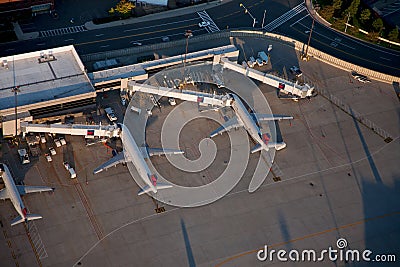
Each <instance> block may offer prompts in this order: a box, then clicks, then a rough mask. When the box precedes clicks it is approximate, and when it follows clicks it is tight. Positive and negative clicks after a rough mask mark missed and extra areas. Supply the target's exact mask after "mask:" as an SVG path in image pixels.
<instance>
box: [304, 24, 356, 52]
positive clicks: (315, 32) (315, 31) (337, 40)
mask: <svg viewBox="0 0 400 267" xmlns="http://www.w3.org/2000/svg"><path fill="white" fill-rule="evenodd" d="M299 25H301V26H303V27H304V28H306V29H308V27H307V26H306V25H304V24H302V23H299ZM315 28H316V27H314V30H313V34H318V35H320V36H322V37H325V38H326V39H328V40H330V41H332V42H331V43H330V45H331V46H333V47H336V46H337V45H338V43H339V42H340V41H342V39H341V38H339V37H335V39H331V38H329V37H328V36H325V35H323V34H321V33H319V32H318V31H317V30H316V29H315ZM313 40H314V39H313ZM340 44H341V45H343V46H345V47H347V48H350V49H353V50H355V48H354V47H352V46H349V45H346V44H342V43H340Z"/></svg>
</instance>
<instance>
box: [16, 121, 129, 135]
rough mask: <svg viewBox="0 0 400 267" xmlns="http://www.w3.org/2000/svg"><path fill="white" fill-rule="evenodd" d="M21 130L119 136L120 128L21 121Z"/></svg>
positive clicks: (27, 131) (115, 126)
mask: <svg viewBox="0 0 400 267" xmlns="http://www.w3.org/2000/svg"><path fill="white" fill-rule="evenodd" d="M21 131H22V133H23V135H25V134H26V133H51V134H68V135H81V136H85V138H94V137H108V138H111V137H119V136H120V131H121V130H120V128H119V127H118V126H117V125H116V124H113V125H85V124H34V123H28V122H21Z"/></svg>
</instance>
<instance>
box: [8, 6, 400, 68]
mask: <svg viewBox="0 0 400 267" xmlns="http://www.w3.org/2000/svg"><path fill="white" fill-rule="evenodd" d="M242 3H243V4H244V5H245V6H246V7H247V8H248V10H249V11H250V13H251V14H252V15H253V16H254V17H255V18H256V19H257V23H256V27H255V29H260V28H261V24H262V19H263V15H264V10H266V18H265V22H264V25H265V26H266V27H267V29H268V30H269V31H272V32H277V33H281V34H283V35H287V36H289V37H292V38H294V39H296V40H299V41H302V42H305V43H306V42H307V38H308V34H307V33H306V32H307V31H308V30H309V28H310V27H311V19H310V17H309V16H306V15H307V10H306V9H305V7H303V6H298V5H299V4H300V3H301V1H289V2H287V3H285V4H282V3H279V2H275V1H253V0H251V1H242ZM291 9H293V10H295V11H296V12H295V11H293V10H292V11H291ZM206 12H207V13H208V15H209V17H210V18H211V19H212V21H213V22H214V23H215V24H216V26H217V27H218V28H219V30H224V29H227V28H229V29H238V28H251V26H252V23H253V20H252V19H251V17H250V16H249V15H248V14H245V13H244V12H243V9H242V8H241V7H239V3H238V2H237V1H230V2H228V3H226V4H221V5H217V6H215V7H212V8H210V9H207V10H206ZM291 13H293V15H294V16H292V17H291V18H289V17H290V16H289V15H288V14H291ZM280 16H283V19H281V20H278V21H275V19H277V18H278V17H280ZM201 21H202V19H201V18H200V16H199V15H198V14H197V13H196V12H193V13H190V14H183V15H179V16H175V17H169V18H162V19H158V20H154V21H146V22H140V19H139V20H138V22H137V23H134V24H129V25H121V26H118V27H113V28H102V29H97V30H90V31H85V32H78V33H74V34H66V35H60V36H52V37H42V38H38V39H34V40H29V41H20V42H13V43H9V44H1V45H0V50H1V52H0V56H3V55H11V54H18V53H22V52H30V51H36V50H40V49H45V48H50V47H57V46H62V45H69V44H74V45H75V46H76V49H77V50H78V51H79V53H80V54H89V53H96V52H102V51H108V50H115V49H122V48H127V47H132V45H133V44H132V42H141V43H142V44H143V45H146V44H153V43H159V42H161V38H162V37H163V36H169V37H170V40H176V39H182V38H184V36H183V33H184V31H185V30H192V31H193V33H194V34H195V35H200V34H208V32H209V31H210V30H206V29H204V28H199V27H198V23H199V22H201ZM215 31H217V30H216V29H215ZM311 45H312V46H313V47H315V48H317V49H319V50H321V51H324V52H326V53H328V54H331V55H333V56H335V57H338V58H341V59H343V60H346V61H349V62H352V63H354V64H357V65H360V66H363V67H366V68H369V69H372V70H377V71H381V72H384V73H387V74H391V75H400V64H399V63H398V62H400V60H398V59H400V52H398V51H393V50H389V49H386V48H382V47H377V46H375V45H371V44H367V43H364V42H362V41H359V40H355V39H353V38H350V37H347V36H345V35H343V34H340V33H338V32H336V31H334V30H331V29H329V28H326V27H324V26H322V25H320V24H319V23H318V22H316V25H315V32H314V35H313V38H312V41H311ZM370 51H374V52H373V53H371V52H370Z"/></svg>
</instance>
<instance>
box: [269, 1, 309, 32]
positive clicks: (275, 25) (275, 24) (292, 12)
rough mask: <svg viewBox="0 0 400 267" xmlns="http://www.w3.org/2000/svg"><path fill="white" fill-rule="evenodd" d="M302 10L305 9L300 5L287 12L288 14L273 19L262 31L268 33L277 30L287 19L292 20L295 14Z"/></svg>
mask: <svg viewBox="0 0 400 267" xmlns="http://www.w3.org/2000/svg"><path fill="white" fill-rule="evenodd" d="M304 10H306V7H305V6H304V5H303V3H301V4H300V5H297V6H295V7H294V8H292V9H291V10H289V11H288V12H286V13H284V14H282V15H281V16H280V17H278V18H276V19H274V20H273V21H271V22H270V23H268V24H267V25H265V27H264V28H263V29H264V30H266V31H268V32H270V31H273V30H274V29H276V28H278V27H279V26H281V25H282V24H283V23H285V22H286V21H288V20H289V19H291V18H293V17H294V16H296V15H297V14H300V13H301V12H303V11H304Z"/></svg>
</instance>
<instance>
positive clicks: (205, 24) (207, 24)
mask: <svg viewBox="0 0 400 267" xmlns="http://www.w3.org/2000/svg"><path fill="white" fill-rule="evenodd" d="M207 26H210V22H208V21H202V22H200V23H199V27H200V28H203V27H207Z"/></svg>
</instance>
